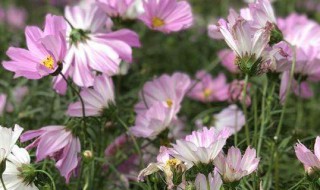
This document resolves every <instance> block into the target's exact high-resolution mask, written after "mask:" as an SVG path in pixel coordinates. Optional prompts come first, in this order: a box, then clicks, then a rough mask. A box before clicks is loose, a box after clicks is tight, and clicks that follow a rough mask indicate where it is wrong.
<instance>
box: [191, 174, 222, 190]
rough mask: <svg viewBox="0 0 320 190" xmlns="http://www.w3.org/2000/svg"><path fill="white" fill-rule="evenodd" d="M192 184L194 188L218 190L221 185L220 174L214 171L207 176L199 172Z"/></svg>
mask: <svg viewBox="0 0 320 190" xmlns="http://www.w3.org/2000/svg"><path fill="white" fill-rule="evenodd" d="M207 179H208V180H209V186H210V188H209V189H208V186H207V184H208V183H207ZM194 184H195V186H196V190H220V188H221V186H222V180H221V177H220V175H219V174H218V173H216V172H214V174H212V173H209V175H208V177H206V176H205V175H203V174H201V173H199V174H198V175H197V177H196V180H195V182H194Z"/></svg>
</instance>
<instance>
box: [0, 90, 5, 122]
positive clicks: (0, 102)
mask: <svg viewBox="0 0 320 190" xmlns="http://www.w3.org/2000/svg"><path fill="white" fill-rule="evenodd" d="M6 104H7V95H6V94H0V117H1V116H2V115H3V113H4V111H5V107H6Z"/></svg>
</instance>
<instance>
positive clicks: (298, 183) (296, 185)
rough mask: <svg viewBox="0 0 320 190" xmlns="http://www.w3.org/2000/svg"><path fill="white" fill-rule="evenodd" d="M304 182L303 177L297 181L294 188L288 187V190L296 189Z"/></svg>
mask: <svg viewBox="0 0 320 190" xmlns="http://www.w3.org/2000/svg"><path fill="white" fill-rule="evenodd" d="M304 180H305V177H303V178H302V179H301V180H300V181H298V182H297V183H296V184H295V185H294V186H292V187H290V189H289V190H293V189H296V188H297V187H298V186H299V185H300V184H301V183H303V182H304Z"/></svg>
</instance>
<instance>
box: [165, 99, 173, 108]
mask: <svg viewBox="0 0 320 190" xmlns="http://www.w3.org/2000/svg"><path fill="white" fill-rule="evenodd" d="M166 103H167V105H168V107H169V108H171V107H172V105H173V101H172V100H171V99H170V98H168V99H167V100H166Z"/></svg>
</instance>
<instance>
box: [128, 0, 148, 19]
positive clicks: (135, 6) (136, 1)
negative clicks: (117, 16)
mask: <svg viewBox="0 0 320 190" xmlns="http://www.w3.org/2000/svg"><path fill="white" fill-rule="evenodd" d="M143 1H144V0H133V3H132V4H131V6H130V7H129V8H128V10H127V12H126V14H125V15H124V17H125V18H129V19H136V18H138V17H139V16H140V15H141V14H142V13H143V12H144V7H143Z"/></svg>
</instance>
